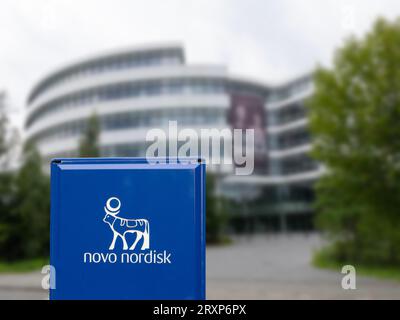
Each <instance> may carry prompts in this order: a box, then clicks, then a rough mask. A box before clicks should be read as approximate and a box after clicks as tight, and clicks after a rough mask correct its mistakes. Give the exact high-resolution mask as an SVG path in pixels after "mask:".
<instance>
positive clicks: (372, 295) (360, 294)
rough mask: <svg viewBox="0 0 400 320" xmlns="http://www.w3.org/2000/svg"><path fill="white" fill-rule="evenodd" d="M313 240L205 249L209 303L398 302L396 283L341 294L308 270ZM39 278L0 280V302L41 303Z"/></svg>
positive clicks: (336, 275) (266, 239) (365, 281)
mask: <svg viewBox="0 0 400 320" xmlns="http://www.w3.org/2000/svg"><path fill="white" fill-rule="evenodd" d="M320 245H321V239H320V237H318V236H317V235H310V236H305V235H289V236H283V235H281V236H266V235H265V236H257V237H252V238H248V237H244V238H238V239H236V240H235V244H233V245H230V246H224V247H209V248H207V298H208V299H400V282H395V281H387V280H378V279H374V278H367V277H361V276H357V289H356V290H343V289H342V288H341V279H342V276H343V275H342V274H341V273H340V270H337V272H334V271H326V270H319V269H315V268H313V267H312V266H311V265H310V259H311V256H312V252H313V250H315V249H316V248H318V247H319V246H320ZM41 279H42V275H41V274H40V272H32V273H26V274H16V275H5V274H2V275H0V299H46V297H47V292H45V291H44V290H42V289H41V288H40V283H41Z"/></svg>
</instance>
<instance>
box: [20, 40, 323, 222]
mask: <svg viewBox="0 0 400 320" xmlns="http://www.w3.org/2000/svg"><path fill="white" fill-rule="evenodd" d="M310 94H312V84H311V79H310V76H306V77H303V78H300V79H296V80H294V81H291V82H289V83H287V84H285V85H282V86H279V87H272V86H268V85H266V84H264V83H261V82H258V81H253V80H248V79H245V78H242V77H237V76H233V75H231V74H230V73H229V72H228V71H227V69H226V68H225V67H224V66H219V65H205V64H204V65H190V64H186V61H185V54H184V51H183V48H182V47H181V46H180V45H178V44H167V45H156V46H147V47H138V48H132V49H129V50H124V51H117V52H111V53H108V54H104V55H101V56H95V57H90V58H87V59H84V60H80V61H77V62H76V63H73V64H71V65H69V66H66V67H64V68H62V69H59V70H57V71H55V72H53V73H51V74H50V75H48V76H46V77H45V78H44V79H42V80H41V81H39V82H38V83H37V84H36V85H35V86H34V87H33V89H32V90H31V92H30V94H29V96H28V99H27V116H26V121H25V129H26V138H27V139H28V140H30V141H33V142H35V144H36V145H37V147H38V149H39V151H40V153H41V154H42V156H43V157H44V159H46V161H49V159H51V158H54V157H74V156H77V155H78V153H77V150H78V144H79V140H80V137H81V136H82V134H83V132H84V131H85V129H86V126H87V120H88V118H89V117H90V116H91V115H92V114H93V113H94V112H95V113H96V115H97V117H98V119H99V122H100V128H101V134H100V141H99V143H100V151H101V155H102V156H105V157H115V156H129V157H135V156H142V157H143V156H145V152H146V149H147V147H148V145H149V143H147V142H146V139H145V138H146V133H147V132H148V130H149V129H151V128H163V127H166V126H168V123H169V121H177V123H178V126H179V127H180V128H193V129H195V130H200V129H204V128H219V129H223V128H227V127H232V123H233V122H235V120H234V121H233V122H232V110H233V109H234V108H235V103H236V102H235V101H239V102H238V104H239V107H243V106H240V104H243V101H244V104H243V105H244V107H245V108H246V107H247V105H246V101H250V103H249V104H248V106H249V108H250V107H252V105H251V103H253V102H254V101H258V102H260V103H262V111H261V112H260V110H258V111H251V113H250V115H251V117H252V118H254V120H257V121H256V123H258V125H262V127H263V128H262V130H261V131H260V132H259V135H262V136H263V137H262V138H263V139H261V140H260V141H261V144H265V145H264V146H262V147H263V148H265V150H266V158H267V159H266V161H265V162H262V164H257V170H256V171H255V173H254V174H253V175H251V176H235V175H232V174H229V172H232V170H231V169H232V168H229V166H228V169H226V168H225V169H224V175H223V182H222V184H221V186H222V189H223V191H224V192H225V193H226V194H227V195H230V196H231V197H232V198H234V199H238V198H240V201H242V202H243V201H248V202H251V211H252V212H254V217H258V216H260V217H261V218H262V219H263V217H264V216H268V217H275V216H276V217H277V219H280V220H279V221H280V222H279V225H280V227H282V228H285V223H286V222H285V221H283V220H282V219H281V217H282V216H283V217H287V216H291V215H293V216H301V215H309V214H310V212H309V211H310V209H309V202H310V199H312V183H313V181H315V179H317V178H318V176H319V174H320V171H321V170H320V167H319V166H318V164H316V163H315V162H313V161H312V160H311V159H310V158H309V157H308V155H307V153H308V151H309V150H310V148H311V144H310V136H309V133H308V130H307V123H308V121H307V113H306V109H305V107H304V105H303V101H304V99H306V98H307V97H308V96H309V95H310ZM248 97H251V99H253V100H251V99H250V100H249V98H248ZM254 97H256V99H257V100H254ZM246 99H247V100H246ZM251 101H253V102H251ZM255 110H256V109H255ZM234 112H236V111H234ZM239 113H240V112H239ZM199 153H200V151H199ZM296 197H298V198H299V199H300V200H301V201H297V200H296V199H297V198H296ZM307 201H308V206H307V204H304V203H301V202H307ZM271 219H272V218H271ZM274 219H275V218H274Z"/></svg>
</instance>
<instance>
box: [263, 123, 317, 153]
mask: <svg viewBox="0 0 400 320" xmlns="http://www.w3.org/2000/svg"><path fill="white" fill-rule="evenodd" d="M310 140H311V135H310V132H309V131H308V130H307V129H305V128H302V129H297V130H290V131H287V132H283V133H280V134H270V135H269V138H268V146H269V149H270V150H284V149H288V148H293V147H297V146H301V145H304V144H307V143H309V142H310Z"/></svg>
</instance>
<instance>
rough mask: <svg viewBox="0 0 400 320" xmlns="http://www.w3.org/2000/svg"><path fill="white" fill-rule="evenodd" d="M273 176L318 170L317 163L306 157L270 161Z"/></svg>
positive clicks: (299, 156)
mask: <svg viewBox="0 0 400 320" xmlns="http://www.w3.org/2000/svg"><path fill="white" fill-rule="evenodd" d="M270 168H273V174H274V175H289V174H295V173H302V172H307V171H313V170H316V169H318V163H317V162H316V161H315V160H314V159H311V158H310V157H309V156H307V155H304V154H303V155H298V156H294V157H288V158H284V159H280V160H278V159H274V160H271V163H270Z"/></svg>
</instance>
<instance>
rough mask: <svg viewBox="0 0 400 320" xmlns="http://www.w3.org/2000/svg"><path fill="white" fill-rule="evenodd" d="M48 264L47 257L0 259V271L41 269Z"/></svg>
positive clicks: (15, 271)
mask: <svg viewBox="0 0 400 320" xmlns="http://www.w3.org/2000/svg"><path fill="white" fill-rule="evenodd" d="M47 264H49V258H35V259H29V260H20V261H13V262H8V261H7V262H6V261H0V273H19V272H28V271H34V270H39V269H41V268H42V267H43V266H44V265H47Z"/></svg>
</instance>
